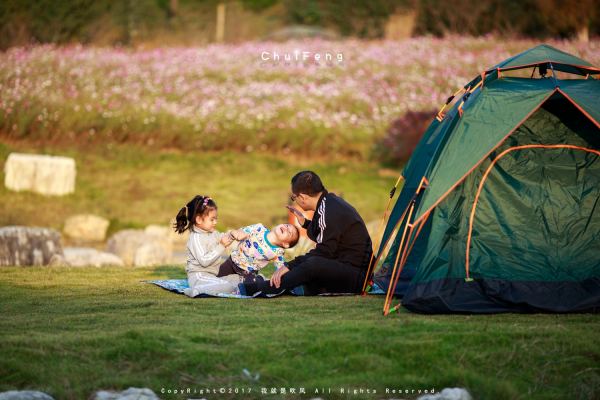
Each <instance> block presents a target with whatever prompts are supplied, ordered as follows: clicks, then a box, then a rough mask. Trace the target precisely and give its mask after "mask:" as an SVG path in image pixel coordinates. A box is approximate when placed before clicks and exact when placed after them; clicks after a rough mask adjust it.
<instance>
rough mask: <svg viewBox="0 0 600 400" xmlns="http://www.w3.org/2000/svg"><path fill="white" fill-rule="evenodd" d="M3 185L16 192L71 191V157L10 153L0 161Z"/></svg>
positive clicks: (73, 183)
mask: <svg viewBox="0 0 600 400" xmlns="http://www.w3.org/2000/svg"><path fill="white" fill-rule="evenodd" d="M4 173H5V176H4V185H5V186H6V187H7V188H8V189H10V190H15V191H17V192H20V191H22V190H29V191H33V192H36V193H40V194H43V195H55V196H62V195H65V194H69V193H73V192H74V191H75V175H76V172H75V160H73V159H72V158H68V157H58V156H48V155H39V154H21V153H11V154H9V156H8V159H7V160H6V163H5V164H4Z"/></svg>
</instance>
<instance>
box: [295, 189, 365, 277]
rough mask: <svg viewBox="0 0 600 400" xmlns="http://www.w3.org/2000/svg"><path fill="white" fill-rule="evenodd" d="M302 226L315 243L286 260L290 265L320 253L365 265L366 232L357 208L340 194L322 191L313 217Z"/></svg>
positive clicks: (346, 261)
mask: <svg viewBox="0 0 600 400" xmlns="http://www.w3.org/2000/svg"><path fill="white" fill-rule="evenodd" d="M303 228H305V229H306V230H307V233H308V237H309V238H310V239H311V240H313V241H315V242H316V243H317V246H316V247H315V248H314V249H312V250H311V251H310V252H308V253H307V254H305V255H303V256H300V257H296V258H295V259H293V260H292V261H290V262H289V263H288V268H290V269H293V268H294V267H296V266H297V265H299V264H301V263H302V262H303V261H304V260H305V259H306V258H307V257H314V256H320V257H325V258H329V259H333V260H337V261H339V262H342V263H344V264H349V265H352V266H355V267H359V268H364V269H366V268H367V267H368V265H369V261H370V258H371V253H372V247H371V238H370V237H369V232H368V231H367V227H366V226H365V223H364V221H363V220H362V218H361V217H360V215H359V214H358V212H357V211H356V210H355V209H354V207H352V206H351V205H350V204H348V203H347V202H346V201H345V200H344V199H342V198H341V197H338V196H336V195H335V194H334V193H327V192H325V193H324V194H323V195H321V197H320V198H319V201H318V202H317V209H316V210H315V214H314V217H313V220H312V221H310V220H308V219H307V220H306V221H305V222H304V225H303Z"/></svg>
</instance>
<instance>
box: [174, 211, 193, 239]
mask: <svg viewBox="0 0 600 400" xmlns="http://www.w3.org/2000/svg"><path fill="white" fill-rule="evenodd" d="M188 224H189V221H188V219H187V208H186V207H182V208H181V210H179V213H177V217H175V223H174V224H173V229H175V232H177V233H179V234H182V233H183V232H185V230H186V229H187V228H188Z"/></svg>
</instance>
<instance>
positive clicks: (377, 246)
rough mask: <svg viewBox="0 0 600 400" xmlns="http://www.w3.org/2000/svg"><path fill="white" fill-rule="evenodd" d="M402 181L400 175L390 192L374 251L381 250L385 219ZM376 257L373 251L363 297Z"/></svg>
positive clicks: (363, 293)
mask: <svg viewBox="0 0 600 400" xmlns="http://www.w3.org/2000/svg"><path fill="white" fill-rule="evenodd" d="M401 180H404V177H403V176H402V175H400V176H399V177H398V180H397V181H396V184H395V185H394V187H393V188H392V190H391V191H390V198H389V199H388V203H387V206H386V207H385V211H384V212H383V217H381V222H380V224H379V228H378V229H377V237H378V238H379V243H377V245H376V246H374V250H375V249H378V248H379V244H380V243H381V239H383V232H382V228H383V225H384V223H385V219H386V218H387V216H388V215H387V214H388V211H389V209H390V204H392V198H393V197H394V194H395V193H396V188H397V187H398V184H400V181H401ZM374 257H375V251H372V252H371V259H370V260H369V267H368V268H367V274H366V275H365V280H364V282H363V286H362V290H361V293H362V295H363V296H364V295H365V294H366V291H365V289H366V288H367V282H369V280H370V276H371V271H372V270H373V269H374V265H373V258H374Z"/></svg>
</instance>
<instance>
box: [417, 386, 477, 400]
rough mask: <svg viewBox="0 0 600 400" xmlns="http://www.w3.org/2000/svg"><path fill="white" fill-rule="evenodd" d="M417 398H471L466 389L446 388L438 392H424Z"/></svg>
mask: <svg viewBox="0 0 600 400" xmlns="http://www.w3.org/2000/svg"><path fill="white" fill-rule="evenodd" d="M417 400H473V398H472V397H471V395H470V394H469V392H468V391H467V390H466V389H463V388H446V389H444V390H442V391H441V392H439V393H434V394H426V395H425V396H421V397H419V398H418V399H417Z"/></svg>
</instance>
